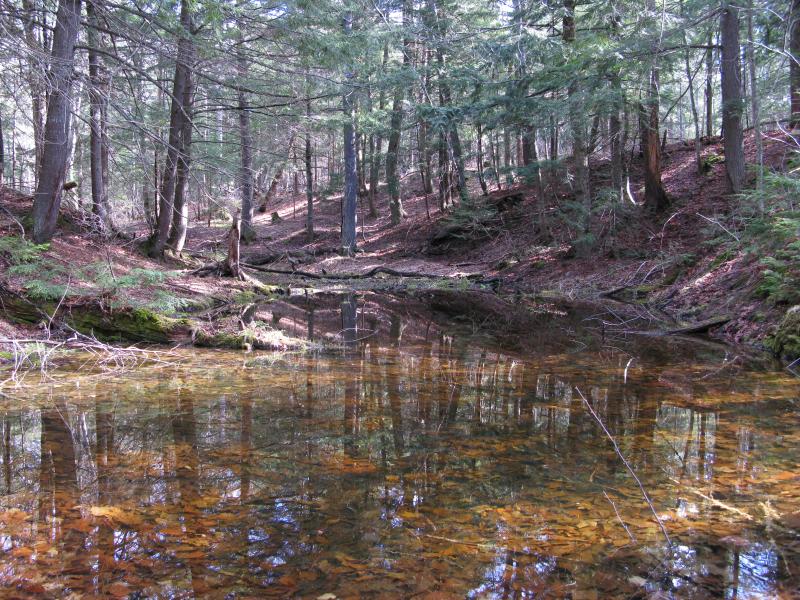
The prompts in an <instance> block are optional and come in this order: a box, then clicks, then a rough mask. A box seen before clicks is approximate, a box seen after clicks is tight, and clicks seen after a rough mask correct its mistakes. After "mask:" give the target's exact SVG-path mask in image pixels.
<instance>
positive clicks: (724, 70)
mask: <svg viewBox="0 0 800 600" xmlns="http://www.w3.org/2000/svg"><path fill="white" fill-rule="evenodd" d="M720 33H721V40H722V59H721V60H720V74H721V77H722V129H723V143H724V147H725V171H726V172H727V174H728V181H729V182H730V184H731V190H732V191H733V192H734V193H738V192H740V191H741V190H742V187H743V186H744V176H745V167H744V150H743V146H742V144H743V140H742V138H743V134H742V108H743V102H742V96H741V93H742V85H741V69H740V65H739V56H740V47H739V9H738V8H737V7H736V6H735V5H733V4H731V3H730V2H726V3H725V5H724V6H723V10H722V14H721V16H720Z"/></svg>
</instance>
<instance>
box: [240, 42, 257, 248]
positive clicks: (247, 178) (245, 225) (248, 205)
mask: <svg viewBox="0 0 800 600" xmlns="http://www.w3.org/2000/svg"><path fill="white" fill-rule="evenodd" d="M238 42H239V46H238V48H237V53H236V74H237V75H238V76H239V87H238V88H237V90H236V95H237V100H238V103H239V106H238V109H239V143H240V145H241V148H240V150H241V165H240V170H239V179H240V185H241V192H242V232H241V233H242V235H241V237H242V239H244V241H245V243H250V242H252V241H253V240H254V239H255V237H256V232H255V230H254V229H253V138H252V133H251V131H250V109H249V107H248V104H247V94H246V93H245V91H244V87H243V85H244V83H245V82H246V81H247V75H248V72H247V60H246V58H245V56H244V50H243V48H242V44H243V43H244V39H243V37H242V33H241V30H240V31H239V39H238Z"/></svg>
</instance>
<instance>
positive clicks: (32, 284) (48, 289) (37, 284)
mask: <svg viewBox="0 0 800 600" xmlns="http://www.w3.org/2000/svg"><path fill="white" fill-rule="evenodd" d="M24 287H25V291H26V292H27V293H28V296H30V297H31V298H33V299H36V300H45V301H51V300H60V299H61V298H62V297H63V296H65V295H66V296H69V295H71V294H69V293H68V291H67V286H66V285H62V284H60V283H55V282H53V281H45V280H42V279H32V280H30V281H28V282H27V283H25V286H24Z"/></svg>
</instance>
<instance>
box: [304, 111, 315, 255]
mask: <svg viewBox="0 0 800 600" xmlns="http://www.w3.org/2000/svg"><path fill="white" fill-rule="evenodd" d="M306 121H307V122H308V123H309V124H310V122H311V98H310V97H309V96H306ZM305 159H306V241H307V242H308V243H309V244H310V243H312V242H313V241H314V174H313V172H312V164H311V131H310V130H309V131H307V132H306V155H305Z"/></svg>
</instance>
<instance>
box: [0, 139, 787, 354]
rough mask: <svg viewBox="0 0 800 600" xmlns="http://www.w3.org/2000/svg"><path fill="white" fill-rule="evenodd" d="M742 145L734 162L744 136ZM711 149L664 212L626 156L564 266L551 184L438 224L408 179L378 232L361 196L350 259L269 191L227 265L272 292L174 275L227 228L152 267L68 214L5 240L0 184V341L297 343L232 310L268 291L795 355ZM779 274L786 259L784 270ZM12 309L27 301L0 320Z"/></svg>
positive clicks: (415, 179) (433, 201) (329, 209)
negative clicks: (543, 303)
mask: <svg viewBox="0 0 800 600" xmlns="http://www.w3.org/2000/svg"><path fill="white" fill-rule="evenodd" d="M772 137H773V138H778V136H777V135H776V136H772ZM746 150H747V153H748V158H749V159H751V158H752V155H753V140H752V139H748V140H747V145H746ZM722 152H723V150H722V145H721V141H720V140H718V139H712V140H706V142H705V143H704V145H703V157H704V159H705V160H706V162H707V166H708V169H707V170H708V172H707V173H705V174H703V175H700V174H697V172H696V168H695V162H694V148H693V146H692V145H691V144H687V143H678V144H672V145H669V146H668V147H667V148H666V151H665V153H664V171H663V181H664V184H665V187H666V189H667V193H668V194H669V196H670V198H671V200H672V206H671V208H670V209H669V210H668V211H667V212H665V213H664V214H663V215H659V216H657V217H654V216H651V215H647V214H645V213H644V211H643V209H642V208H641V206H638V205H635V204H634V203H633V202H631V201H630V198H632V199H634V200H635V201H640V200H641V198H642V196H643V189H642V181H641V179H642V178H641V173H640V171H639V169H638V165H637V164H636V163H637V162H638V161H634V165H635V166H634V169H633V172H632V173H631V181H630V186H629V190H630V195H629V199H628V201H626V202H625V203H624V204H620V203H619V202H613V201H608V202H607V203H606V204H605V205H601V206H599V207H598V210H597V213H596V214H595V215H594V217H593V221H594V229H593V250H592V252H591V254H590V255H588V256H586V257H580V256H578V257H576V256H575V255H574V254H575V253H574V251H573V247H574V246H573V243H574V242H575V233H574V228H572V227H571V226H570V224H569V219H567V218H565V217H563V216H558V215H563V214H564V211H563V210H560V211H556V206H557V205H558V206H561V207H563V206H565V205H568V204H569V203H570V201H571V199H572V193H571V191H570V189H569V182H568V180H567V178H566V175H565V173H564V172H544V173H543V179H544V181H545V183H546V185H545V190H546V192H545V198H544V201H542V200H541V199H539V198H537V197H536V193H535V192H534V190H533V188H532V187H525V186H517V187H513V188H512V189H506V186H503V188H504V189H503V190H500V191H492V192H491V193H490V195H489V198H488V199H487V198H483V197H481V196H480V194H478V193H475V194H474V195H473V200H472V201H470V203H469V205H468V206H464V205H460V206H459V205H457V206H455V207H450V208H449V209H448V210H446V211H444V212H441V211H440V210H439V208H438V204H437V202H438V201H437V197H436V194H429V195H427V196H426V195H424V194H422V193H420V191H419V189H418V188H419V187H420V186H419V176H418V175H417V174H416V173H413V174H409V175H407V176H406V177H405V178H404V180H403V184H404V185H403V188H404V198H403V201H404V209H405V211H406V213H407V218H406V219H405V220H404V221H403V222H402V223H401V224H400V225H399V226H396V227H392V226H391V224H390V222H389V217H388V198H387V196H386V194H385V193H384V192H381V193H380V194H378V212H379V217H377V218H374V219H372V218H364V217H365V215H366V206H365V205H364V204H365V203H364V202H362V204H361V207H360V211H359V212H360V214H359V229H358V239H359V252H358V254H357V256H356V257H354V258H344V257H341V256H339V254H338V252H337V250H338V240H339V222H340V200H341V198H340V197H335V196H334V197H327V198H322V199H318V200H317V201H316V202H315V219H314V224H315V232H316V235H315V238H314V241H313V243H306V234H305V198H304V196H302V195H301V194H297V195H293V196H287V197H282V198H279V199H278V200H277V201H276V202H275V203H274V204H273V205H271V206H268V207H267V211H266V213H263V214H262V213H257V216H256V219H255V229H256V239H255V241H254V242H253V243H251V244H250V245H248V246H243V247H242V257H243V259H242V260H243V262H245V263H250V264H253V265H254V266H255V267H256V268H257V269H259V271H256V270H253V271H250V272H251V273H252V274H253V275H254V276H258V277H259V279H260V280H261V281H263V282H265V283H266V284H268V285H272V286H273V287H272V288H267V289H265V288H263V287H261V288H259V287H254V286H253V285H252V284H251V283H248V282H238V281H235V280H233V279H230V278H213V277H211V278H209V277H205V278H201V277H197V276H195V275H193V274H192V271H193V269H195V268H196V267H198V266H201V265H203V264H208V263H209V262H210V261H214V260H219V259H220V258H222V256H223V254H224V251H225V247H226V241H225V240H226V236H227V231H228V229H229V227H230V224H229V222H225V221H214V222H212V223H210V224H208V223H195V224H193V225H192V226H191V227H190V230H189V235H188V242H187V247H186V250H185V252H184V253H183V256H182V257H180V258H178V257H171V258H169V259H168V260H167V261H166V263H164V262H158V261H153V260H151V259H148V258H145V257H144V255H143V254H142V252H141V251H140V249H139V241H140V240H141V239H142V238H143V237H144V235H145V232H143V231H134V230H132V229H131V230H130V231H129V232H128V233H129V234H130V235H129V236H127V238H128V239H126V240H125V241H120V240H119V239H117V240H116V241H106V240H103V239H101V238H99V237H97V236H92V235H88V234H87V233H86V231H85V229H84V228H83V227H82V226H81V224H80V219H79V216H78V215H77V214H74V215H73V214H71V213H70V212H67V214H66V215H65V218H64V219H62V221H63V224H62V230H61V232H60V234H59V235H58V236H57V237H56V238H55V240H54V241H53V242H52V243H51V244H49V245H47V246H41V247H39V246H34V245H33V244H31V243H30V242H28V241H26V240H25V239H23V238H22V237H21V236H20V231H21V229H20V227H21V225H22V223H23V222H24V220H25V218H26V215H27V214H28V213H29V211H30V207H31V199H30V198H29V197H26V196H21V195H18V194H15V193H13V192H12V191H10V190H7V189H6V190H4V191H3V194H2V198H0V206H2V210H0V236H2V237H0V273H1V274H0V296H1V297H2V299H3V302H4V305H3V309H4V311H0V340H9V339H12V338H23V339H34V338H40V337H47V336H50V335H53V333H54V332H53V329H54V323H58V324H59V326H58V327H56V329H58V328H59V327H60V330H59V332H58V333H60V334H61V335H66V334H69V333H70V332H71V331H73V330H80V331H82V332H86V331H87V330H89V331H91V333H92V334H97V335H98V337H104V338H109V339H113V338H114V337H115V335H118V336H119V337H122V338H126V339H133V340H140V341H150V342H160V343H187V342H193V343H196V344H201V345H209V346H237V347H238V346H255V347H261V348H285V347H290V346H295V345H297V344H298V343H299V342H298V341H297V340H290V339H288V338H285V337H282V335H281V334H280V333H278V332H277V331H276V330H273V329H270V328H269V327H262V326H261V325H259V320H258V319H255V320H253V315H252V314H249V315H247V314H245V313H246V311H247V308H248V307H250V306H251V305H253V304H257V303H258V302H262V301H266V300H268V298H266V297H265V296H264V294H265V293H267V294H269V293H270V291H272V292H274V293H275V294H277V293H281V294H285V293H287V291H288V292H289V293H291V288H292V287H295V288H302V287H303V286H314V287H326V288H327V289H335V288H340V289H351V288H354V287H355V288H358V289H374V288H375V287H383V288H390V289H395V290H396V289H398V288H402V289H405V290H409V289H411V290H414V289H419V288H432V287H433V288H437V287H453V288H456V289H468V288H476V287H478V288H482V289H490V288H491V289H492V290H495V291H499V293H500V294H501V295H507V296H508V297H509V298H510V300H511V301H512V302H516V303H517V304H519V303H520V300H521V299H523V298H525V299H528V298H534V297H546V298H554V297H558V298H565V299H571V300H580V301H586V300H589V301H598V302H605V303H607V305H608V303H612V304H610V306H612V308H611V309H610V310H609V311H608V313H607V317H605V318H606V319H607V325H608V326H610V327H621V328H624V327H625V323H626V321H627V320H628V319H629V318H630V316H631V315H633V316H636V317H638V319H639V322H641V321H642V320H644V321H650V322H651V323H652V327H653V328H660V329H662V330H669V329H673V330H677V329H681V328H682V327H683V326H685V325H686V324H697V323H704V322H711V321H713V322H714V323H718V322H722V321H725V320H726V319H728V320H727V322H726V323H724V324H722V325H721V326H720V327H717V328H716V329H712V332H711V333H712V335H714V336H716V337H719V338H722V339H724V340H726V341H728V342H732V343H737V344H746V345H754V346H763V345H764V344H765V342H766V344H767V346H770V345H771V346H772V349H773V350H777V351H778V353H780V354H784V355H786V356H787V357H789V358H795V357H794V356H793V353H794V352H796V347H794V346H792V343H793V342H792V340H794V338H793V337H792V336H795V333H791V334H790V335H789V338H791V339H790V341H789V342H787V343H785V344H783V345H779V347H777V348H776V347H775V344H774V342H771V340H772V339H773V337H774V332H775V329H776V325H777V324H778V323H779V322H781V320H782V319H784V320H789V319H790V315H791V313H790V312H787V309H789V308H790V307H791V305H792V304H796V303H797V301H796V300H795V299H793V297H791V296H789V297H776V296H775V295H773V296H772V297H770V295H769V294H764V293H763V289H764V283H765V278H767V277H768V275H769V273H770V272H771V271H769V269H768V268H767V267H766V266H765V265H764V260H763V259H764V257H763V256H760V255H759V253H758V252H755V251H753V247H752V246H753V244H748V243H747V241H746V240H745V239H744V238H743V237H742V234H741V232H739V231H737V230H736V229H735V226H736V224H737V223H738V220H737V219H739V215H740V214H743V213H744V209H743V202H744V200H743V199H741V198H734V197H731V196H729V195H728V194H727V183H726V178H725V167H724V162H722V161H721V156H722ZM790 156H791V148H790V147H789V146H787V145H786V144H785V143H783V141H782V140H780V139H774V140H773V141H770V142H769V143H767V145H766V152H765V163H766V165H767V166H768V167H770V168H772V169H775V170H778V171H783V170H785V167H786V164H787V161H788V160H789V158H790ZM592 177H593V188H594V189H601V188H603V187H604V186H607V185H608V181H609V179H610V174H609V165H608V164H607V162H603V161H600V162H598V163H593V164H592ZM473 179H474V178H473ZM273 213H274V214H273ZM131 237H133V239H129V238H131ZM795 240H796V238H795ZM796 269H797V264H795V263H793V264H791V265H789V267H788V270H789V271H790V272H793V273H794V272H796ZM302 274H306V275H307V276H303V275H302ZM373 275H374V276H373ZM15 302H16V303H17V304H19V303H20V302H22V303H23V304H24V303H27V305H26V307H25V309H24V310H22V309H20V307H19V306H17V308H16V310H17V315H16V317H15V318H14V319H9V318H8V315H9V312H10V311H9V308H10V304H14V303H15ZM20 311H21V312H23V313H25V317H24V318H22V319H20V318H19V313H20ZM3 312H5V318H4V317H3ZM12 312H13V311H12ZM251 313H252V311H251ZM54 315H55V316H54ZM98 315H99V317H98ZM785 315H789V316H785ZM702 329H705V328H702ZM771 336H773V337H771ZM0 343H2V342H0Z"/></svg>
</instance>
